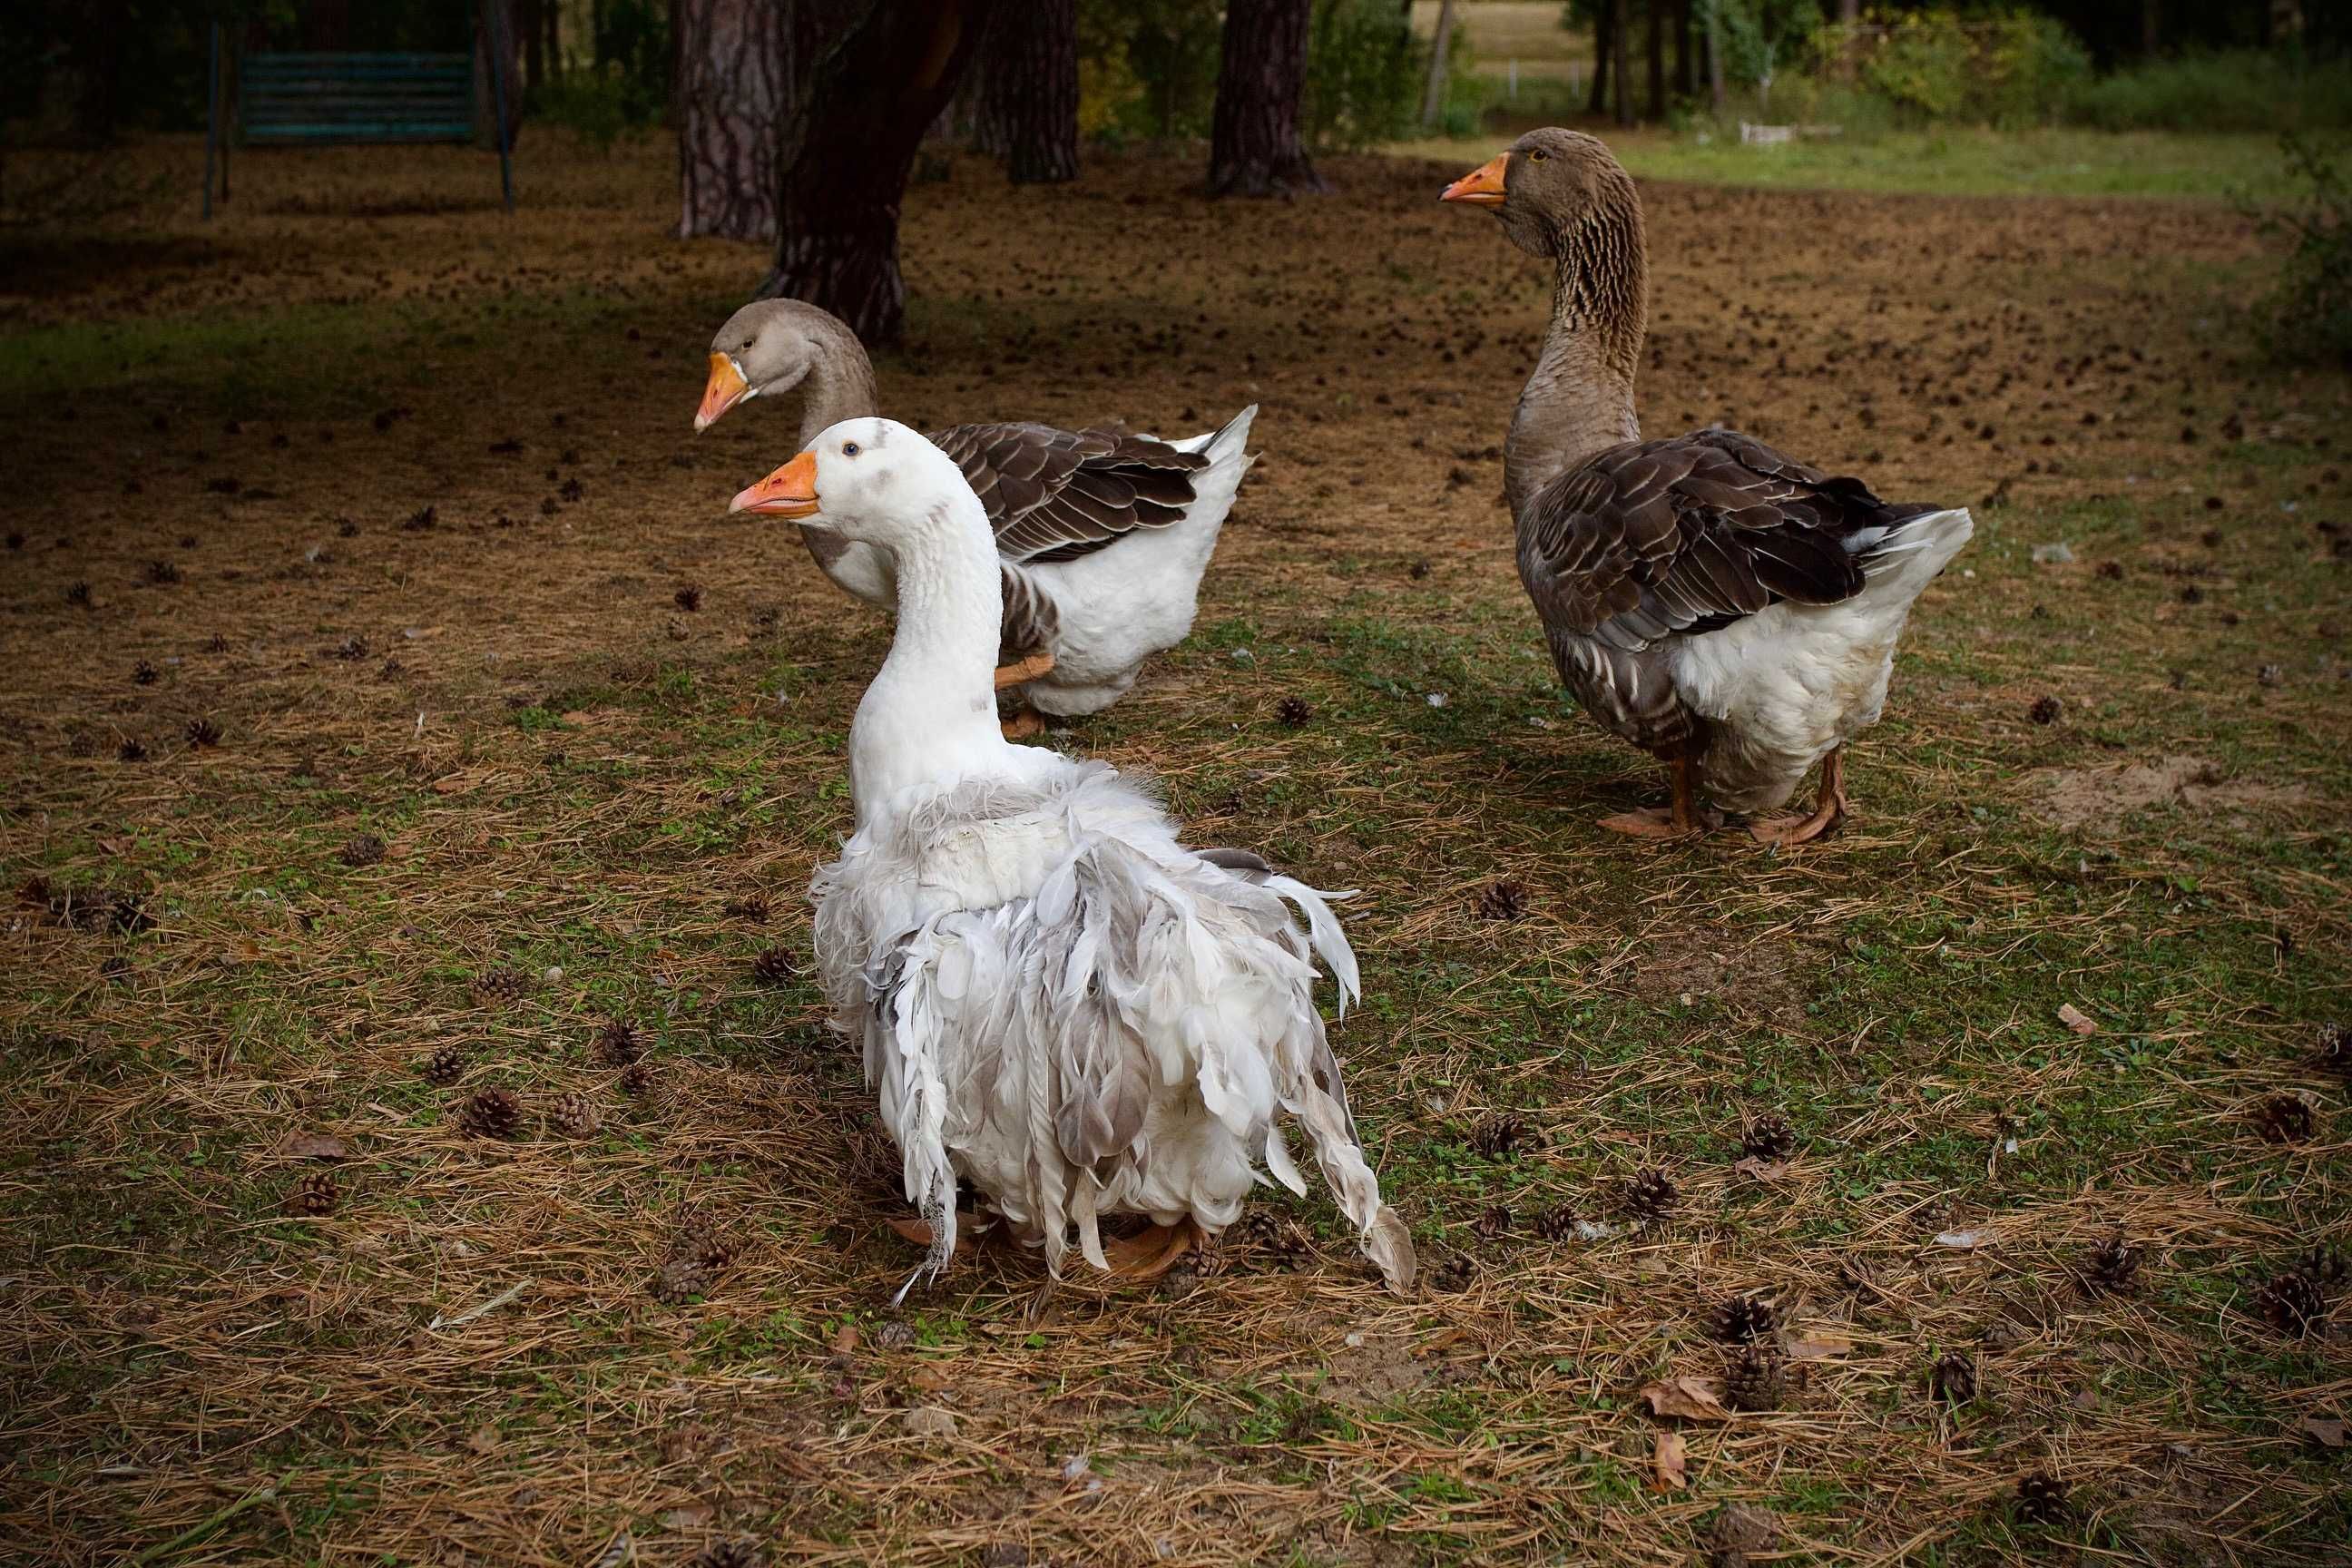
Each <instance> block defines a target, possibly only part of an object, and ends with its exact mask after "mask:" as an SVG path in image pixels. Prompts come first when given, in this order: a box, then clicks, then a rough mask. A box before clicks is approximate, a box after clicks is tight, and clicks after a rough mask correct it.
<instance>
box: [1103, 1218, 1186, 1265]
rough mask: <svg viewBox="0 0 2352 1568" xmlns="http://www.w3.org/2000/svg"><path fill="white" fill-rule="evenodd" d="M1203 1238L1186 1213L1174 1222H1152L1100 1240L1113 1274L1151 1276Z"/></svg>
mask: <svg viewBox="0 0 2352 1568" xmlns="http://www.w3.org/2000/svg"><path fill="white" fill-rule="evenodd" d="M1205 1241H1206V1238H1205V1237H1202V1234H1201V1227H1200V1226H1197V1225H1195V1224H1193V1223H1192V1215H1185V1216H1184V1217H1183V1218H1182V1219H1180V1220H1178V1221H1177V1222H1176V1223H1175V1224H1174V1225H1153V1226H1150V1227H1149V1228H1147V1229H1145V1230H1143V1231H1141V1232H1139V1234H1137V1235H1134V1236H1130V1237H1121V1238H1120V1239H1118V1240H1117V1241H1106V1242H1104V1243H1103V1257H1104V1258H1106V1259H1108V1261H1109V1263H1110V1271H1111V1274H1112V1276H1113V1277H1114V1278H1117V1279H1138V1280H1152V1279H1159V1278H1160V1276H1161V1275H1163V1274H1165V1273H1167V1272H1168V1271H1169V1270H1170V1269H1171V1268H1175V1267H1176V1265H1177V1264H1178V1263H1180V1262H1181V1261H1182V1260H1183V1259H1184V1258H1185V1256H1186V1255H1187V1254H1189V1253H1192V1252H1193V1251H1196V1250H1198V1249H1200V1248H1201V1247H1202V1246H1203V1244H1204V1242H1205Z"/></svg>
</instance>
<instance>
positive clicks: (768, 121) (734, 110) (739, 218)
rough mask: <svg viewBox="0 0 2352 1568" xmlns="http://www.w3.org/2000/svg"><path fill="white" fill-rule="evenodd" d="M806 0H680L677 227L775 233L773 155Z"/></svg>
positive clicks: (807, 10) (797, 63) (734, 235)
mask: <svg viewBox="0 0 2352 1568" xmlns="http://www.w3.org/2000/svg"><path fill="white" fill-rule="evenodd" d="M812 10H813V7H811V6H809V5H794V4H793V3H792V0H680V3H679V5H678V7H677V45H676V49H677V62H678V64H677V79H676V80H675V81H674V82H672V83H671V84H670V100H671V113H672V115H673V116H674V117H675V118H676V119H677V191H678V216H677V234H678V237H679V238H680V239H692V238H695V237H698V236H709V237H715V238H719V239H773V238H775V237H776V192H777V189H778V184H777V175H778V168H777V159H778V156H779V154H780V153H781V152H782V146H783V139H784V132H785V126H786V122H787V121H788V119H789V117H790V115H791V112H792V107H793V100H794V97H795V96H796V95H795V94H794V92H793V79H794V75H795V72H796V71H797V70H800V69H803V68H805V61H806V58H807V49H808V46H809V44H810V42H811V38H810V37H809V35H810V33H811V31H812V29H811V28H810V26H808V25H807V24H808V23H809V22H810V21H811V20H813V17H812V16H811V15H810V14H811V12H812Z"/></svg>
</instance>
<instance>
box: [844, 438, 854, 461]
mask: <svg viewBox="0 0 2352 1568" xmlns="http://www.w3.org/2000/svg"><path fill="white" fill-rule="evenodd" d="M841 455H842V456H843V457H845V458H854V457H856V456H857V443H856V442H855V441H844V442H843V443H842V444H841Z"/></svg>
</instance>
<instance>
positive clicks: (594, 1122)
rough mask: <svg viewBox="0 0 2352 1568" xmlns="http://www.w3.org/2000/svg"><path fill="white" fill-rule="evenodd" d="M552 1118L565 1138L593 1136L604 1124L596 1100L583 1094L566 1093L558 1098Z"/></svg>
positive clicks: (602, 1128)
mask: <svg viewBox="0 0 2352 1568" xmlns="http://www.w3.org/2000/svg"><path fill="white" fill-rule="evenodd" d="M552 1120H553V1121H554V1122H555V1125H556V1126H557V1128H559V1129H560V1130H561V1131H562V1133H563V1135H564V1136H565V1137H567V1138H593V1137H594V1136H596V1134H597V1133H598V1132H599V1131H603V1130H604V1116H603V1115H602V1114H601V1113H600V1112H599V1111H598V1110H597V1109H596V1102H595V1101H594V1100H591V1099H589V1098H588V1097H587V1096H586V1095H584V1094H567V1095H564V1096H562V1097H561V1098H560V1099H558V1100H556V1102H555V1109H554V1112H553V1116H552Z"/></svg>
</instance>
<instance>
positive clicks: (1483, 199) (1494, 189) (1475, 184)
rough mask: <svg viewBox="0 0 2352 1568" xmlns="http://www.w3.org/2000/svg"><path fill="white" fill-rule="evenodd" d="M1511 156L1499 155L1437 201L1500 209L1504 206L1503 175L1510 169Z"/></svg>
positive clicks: (1459, 182)
mask: <svg viewBox="0 0 2352 1568" xmlns="http://www.w3.org/2000/svg"><path fill="white" fill-rule="evenodd" d="M1510 163H1511V155H1510V154H1509V153H1496V154H1495V155H1494V156H1493V157H1491V158H1489V159H1487V160H1486V162H1485V163H1481V164H1479V165H1478V166H1477V167H1476V168H1475V169H1473V170H1471V171H1470V172H1469V173H1468V174H1465V175H1463V176H1462V177H1461V178H1460V179H1458V180H1456V181H1454V183H1453V184H1450V185H1448V186H1446V187H1445V194H1444V195H1441V196H1439V197H1438V198H1437V199H1438V200H1439V201H1441V202H1467V203H1469V204H1470V205H1472V206H1474V207H1498V206H1501V205H1503V175H1504V173H1505V172H1506V171H1507V169H1508V168H1509V167H1510Z"/></svg>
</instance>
